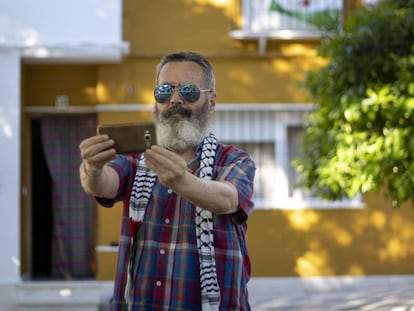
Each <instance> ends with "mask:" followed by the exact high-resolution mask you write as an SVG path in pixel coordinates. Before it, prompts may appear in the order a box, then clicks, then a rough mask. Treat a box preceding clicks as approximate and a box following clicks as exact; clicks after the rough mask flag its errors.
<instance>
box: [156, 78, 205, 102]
mask: <svg viewBox="0 0 414 311" xmlns="http://www.w3.org/2000/svg"><path fill="white" fill-rule="evenodd" d="M162 88H165V89H166V90H168V92H165V91H164V92H161V90H162ZM185 88H188V89H191V91H185ZM171 90H172V91H171ZM176 90H177V91H178V95H180V97H181V99H183V100H184V101H186V102H188V103H191V104H192V103H195V102H196V101H197V100H199V98H200V95H201V93H204V92H212V90H210V89H205V90H204V89H200V88H199V87H198V86H197V85H195V84H192V83H185V84H170V83H163V84H159V85H157V86H156V87H155V88H154V98H155V100H156V102H157V103H160V104H166V103H167V102H168V101H169V100H170V99H171V97H172V96H173V94H174V92H175V91H176ZM160 96H168V97H165V99H164V100H163V99H160Z"/></svg>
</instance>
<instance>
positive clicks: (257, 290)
mask: <svg viewBox="0 0 414 311" xmlns="http://www.w3.org/2000/svg"><path fill="white" fill-rule="evenodd" d="M249 288H250V290H249V293H250V303H251V307H252V310H253V311H270V310H281V311H293V310H295V311H296V310H305V311H314V310H315V311H316V310H318V311H319V310H323V311H325V310H326V311H330V310H374V311H383V310H384V311H385V310H387V311H414V276H391V277H390V276H388V277H385V276H374V277H342V278H307V279H306V278H305V279H303V280H301V279H298V278H253V279H252V280H251V282H250V284H249Z"/></svg>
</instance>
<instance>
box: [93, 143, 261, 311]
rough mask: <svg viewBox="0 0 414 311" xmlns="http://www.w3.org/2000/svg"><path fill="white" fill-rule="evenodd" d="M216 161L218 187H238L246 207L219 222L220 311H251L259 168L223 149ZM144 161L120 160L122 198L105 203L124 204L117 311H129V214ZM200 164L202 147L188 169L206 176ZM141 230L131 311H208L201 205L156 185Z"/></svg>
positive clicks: (217, 217)
mask: <svg viewBox="0 0 414 311" xmlns="http://www.w3.org/2000/svg"><path fill="white" fill-rule="evenodd" d="M216 154H217V155H216V162H215V167H214V175H213V179H215V180H222V181H224V180H225V181H229V182H231V183H232V184H233V185H235V186H236V188H237V191H238V196H239V206H240V209H239V211H238V212H236V213H234V214H228V215H217V214H213V219H214V249H215V256H216V268H217V277H218V282H219V287H220V295H221V303H220V310H223V311H224V310H226V311H227V310H228V311H234V310H250V306H249V302H248V294H247V282H248V280H249V278H250V260H249V256H248V253H247V248H246V240H245V236H246V229H247V224H246V220H247V218H248V215H249V214H250V213H251V212H252V210H253V203H252V201H251V197H252V193H253V179H254V174H255V165H254V162H253V161H252V159H251V158H250V157H249V155H248V154H247V153H245V152H243V151H241V150H238V149H236V148H235V147H234V146H228V145H223V144H219V145H218V148H217V153H216ZM137 156H138V155H128V156H122V155H119V156H117V158H116V159H115V160H114V161H112V162H111V163H110V166H111V167H113V168H114V169H115V170H116V171H117V172H118V175H119V179H120V185H119V190H118V195H117V197H116V198H115V199H113V200H108V199H102V198H98V201H99V203H101V204H102V205H103V206H106V207H111V206H113V204H114V203H115V201H119V200H123V201H124V205H123V206H124V207H123V215H122V224H121V235H120V240H119V252H118V263H117V268H116V276H115V286H114V295H113V302H112V310H127V309H128V308H127V305H126V302H125V300H124V289H125V282H126V278H127V268H126V267H127V264H128V258H129V256H128V254H129V249H130V246H131V245H130V238H129V237H130V234H129V230H130V228H129V215H128V213H129V199H130V194H131V189H132V184H133V181H134V177H135V172H136V168H137ZM200 156H201V148H200V147H199V148H198V149H197V152H196V156H195V158H194V159H193V160H192V161H191V162H190V163H189V164H188V170H189V171H190V172H191V173H192V174H194V175H198V174H199V168H200ZM141 228H142V229H140V236H141V237H142V238H141V240H140V241H139V245H140V247H142V253H141V256H140V257H139V262H138V263H137V268H136V275H135V276H134V285H133V289H132V290H133V302H132V310H145V311H146V310H148V311H150V310H151V311H156V310H168V311H173V310H177V311H178V310H188V311H196V310H201V294H200V293H201V290H200V272H199V254H198V250H197V240H196V233H195V232H196V229H195V205H194V204H192V203H190V202H189V201H188V200H186V199H185V198H182V197H180V196H178V195H176V194H175V193H174V192H172V191H171V190H169V189H168V188H166V187H165V186H164V185H162V184H161V183H160V182H158V181H157V182H156V183H155V186H154V189H153V192H152V197H151V199H150V201H149V204H148V206H147V208H146V212H145V216H144V220H143V223H142V225H141ZM141 230H142V231H141Z"/></svg>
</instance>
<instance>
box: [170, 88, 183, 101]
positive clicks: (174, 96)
mask: <svg viewBox="0 0 414 311" xmlns="http://www.w3.org/2000/svg"><path fill="white" fill-rule="evenodd" d="M182 102H183V99H182V98H181V95H180V92H179V88H178V87H175V88H173V92H172V94H171V98H170V103H172V104H173V103H182Z"/></svg>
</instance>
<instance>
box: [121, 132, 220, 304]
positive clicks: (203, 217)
mask: <svg viewBox="0 0 414 311" xmlns="http://www.w3.org/2000/svg"><path fill="white" fill-rule="evenodd" d="M216 149H217V139H216V137H215V136H214V135H213V134H210V135H209V136H207V137H205V138H204V140H203V143H202V149H201V162H200V175H199V177H200V178H204V179H209V180H210V179H211V178H212V175H213V166H214V161H215V156H216ZM137 161H138V163H137V164H138V165H137V172H136V175H135V179H134V183H133V186H132V193H131V198H130V201H129V217H130V222H131V223H132V226H131V227H130V228H135V229H131V230H130V234H131V236H130V238H131V251H130V258H129V259H130V260H129V264H128V276H127V284H126V286H125V299H126V300H127V301H129V299H130V297H131V296H130V295H131V292H130V290H131V288H132V280H133V275H134V271H135V268H136V267H135V265H134V263H135V262H137V259H138V258H136V255H137V244H138V243H139V241H136V240H137V238H136V234H137V229H136V228H137V225H138V226H139V224H140V223H141V222H142V221H143V218H144V214H145V209H146V207H147V204H148V201H149V199H150V197H151V193H152V188H153V187H154V184H155V182H156V179H157V178H156V175H155V173H154V172H152V171H151V170H149V169H148V167H147V166H146V165H145V161H144V156H143V155H142V156H141V157H140V158H139V159H138V160H137ZM195 223H196V236H197V249H198V254H199V261H200V284H201V301H202V310H203V311H216V310H218V308H219V305H220V290H219V286H218V280H217V271H216V262H215V255H214V240H213V217H212V213H211V212H210V211H207V210H205V209H202V208H201V207H198V206H197V207H196V210H195Z"/></svg>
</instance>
